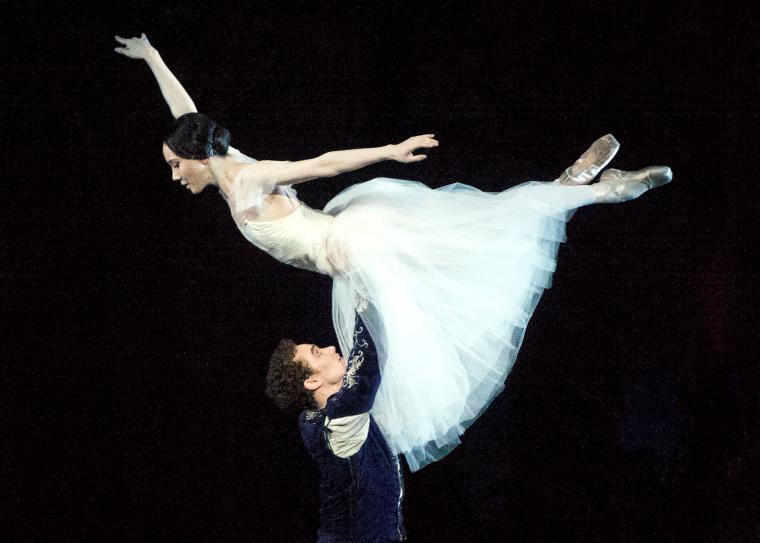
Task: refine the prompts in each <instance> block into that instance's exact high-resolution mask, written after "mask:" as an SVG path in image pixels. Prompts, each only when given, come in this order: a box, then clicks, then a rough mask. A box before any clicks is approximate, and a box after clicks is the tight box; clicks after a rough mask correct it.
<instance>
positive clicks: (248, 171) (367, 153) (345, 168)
mask: <svg viewBox="0 0 760 543" xmlns="http://www.w3.org/2000/svg"><path fill="white" fill-rule="evenodd" d="M432 147H438V141H437V140H436V139H435V135H434V134H425V135H422V136H414V137H411V138H409V139H407V140H405V141H403V142H401V143H399V144H396V145H385V146H383V147H372V148H368V149H349V150H346V151H330V152H329V153H325V154H324V155H321V156H318V157H316V158H310V159H307V160H298V161H295V162H283V161H273V160H262V161H260V162H257V163H255V164H246V165H241V166H240V167H239V168H240V169H239V171H238V172H237V175H236V176H235V177H236V178H237V179H239V180H240V181H241V182H243V183H246V182H255V181H261V180H268V181H269V182H270V183H273V184H274V185H292V184H295V183H303V182H304V181H310V180H312V179H319V178H320V177H333V176H336V175H338V174H341V173H344V172H350V171H353V170H358V169H360V168H364V167H365V166H369V165H370V164H375V163H377V162H383V161H384V160H395V161H397V162H407V163H408V162H419V161H420V160H424V159H425V158H427V155H415V154H414V151H415V150H416V149H429V148H432Z"/></svg>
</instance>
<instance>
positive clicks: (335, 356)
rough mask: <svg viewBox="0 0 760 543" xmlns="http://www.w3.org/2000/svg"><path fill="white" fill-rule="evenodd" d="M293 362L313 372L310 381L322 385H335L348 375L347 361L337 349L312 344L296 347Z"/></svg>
mask: <svg viewBox="0 0 760 543" xmlns="http://www.w3.org/2000/svg"><path fill="white" fill-rule="evenodd" d="M293 361H294V362H297V363H298V364H301V365H302V366H303V367H305V368H308V369H310V370H311V372H312V374H311V377H310V378H309V380H312V379H316V380H318V381H319V384H320V385H322V384H324V385H335V384H338V383H340V382H341V381H342V380H343V376H344V375H345V374H346V361H345V359H344V358H343V357H342V356H340V354H339V353H338V351H336V350H335V347H317V346H316V345H314V344H312V343H302V344H300V345H296V355H295V356H294V357H293Z"/></svg>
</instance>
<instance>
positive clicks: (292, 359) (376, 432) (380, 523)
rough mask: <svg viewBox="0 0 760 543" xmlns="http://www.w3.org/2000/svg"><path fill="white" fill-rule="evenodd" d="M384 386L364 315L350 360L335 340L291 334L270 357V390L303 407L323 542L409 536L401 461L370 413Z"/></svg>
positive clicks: (282, 403) (277, 398) (285, 403)
mask: <svg viewBox="0 0 760 543" xmlns="http://www.w3.org/2000/svg"><path fill="white" fill-rule="evenodd" d="M379 386H380V369H379V367H378V363H377V353H376V352H375V347H374V344H373V343H372V338H371V337H370V335H369V334H368V333H367V329H366V326H365V325H364V323H363V322H362V319H361V315H360V314H357V317H356V324H355V328H354V346H353V348H352V350H351V353H350V354H349V356H348V360H345V359H344V358H343V357H341V356H340V354H338V352H337V351H336V350H335V347H322V348H320V347H317V346H316V345H313V344H311V343H302V344H300V345H296V344H295V343H293V342H292V341H289V340H283V341H281V342H280V344H279V345H278V347H277V349H276V350H275V352H274V353H273V354H272V357H271V359H270V363H269V372H268V374H267V389H266V391H267V395H268V396H269V397H270V398H272V400H273V401H274V402H275V403H276V404H277V406H278V407H280V408H281V409H288V408H291V407H297V408H306V409H305V410H304V411H303V412H302V413H301V416H300V417H299V426H300V429H301V438H302V439H303V442H304V445H306V449H307V450H308V451H309V454H310V455H311V456H312V458H314V460H315V461H316V462H317V465H318V466H319V469H320V472H321V483H320V499H321V504H320V509H319V514H320V529H319V532H318V534H317V535H318V539H317V542H318V543H328V542H329V543H344V542H346V543H347V542H370V541H372V542H379V541H383V542H385V541H403V540H404V539H405V534H404V528H403V523H402V515H401V501H402V497H403V482H402V480H401V468H400V465H399V460H398V458H397V457H396V455H395V454H393V453H392V452H391V450H390V448H389V447H388V444H387V443H386V442H385V438H383V435H382V433H380V429H379V428H378V426H377V424H376V423H375V421H374V419H373V418H372V416H371V415H370V413H369V412H370V410H371V409H372V404H373V402H374V400H375V394H376V393H377V389H378V387H379Z"/></svg>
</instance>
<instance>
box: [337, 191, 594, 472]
mask: <svg viewBox="0 0 760 543" xmlns="http://www.w3.org/2000/svg"><path fill="white" fill-rule="evenodd" d="M593 199H594V195H593V191H592V190H591V189H590V188H589V187H587V186H580V187H568V186H563V185H558V184H556V183H548V182H538V181H531V182H527V183H523V184H521V185H518V186H516V187H514V188H511V189H509V190H506V191H504V192H501V193H496V194H494V193H485V192H482V191H479V190H477V189H475V188H473V187H470V186H467V185H463V184H453V185H449V186H446V187H443V188H440V189H437V190H433V189H430V188H428V187H426V186H425V185H423V184H421V183H417V182H413V181H403V180H399V179H388V178H380V179H373V180H372V181H368V182H366V183H361V184H358V185H353V186H352V187H350V188H348V189H346V190H345V191H343V192H342V193H340V194H339V195H338V196H336V197H335V198H334V199H332V200H331V201H330V202H329V203H328V204H327V206H326V207H325V210H324V211H325V212H326V213H328V214H329V215H333V216H335V220H334V223H333V225H332V227H331V231H330V234H329V236H328V238H327V253H328V255H332V260H333V263H335V262H338V263H339V265H337V266H336V267H338V268H340V269H341V271H340V273H336V274H334V279H335V280H334V289H333V319H334V324H335V329H336V332H337V334H338V339H339V343H340V347H341V349H342V351H343V352H344V353H347V352H349V351H350V349H351V343H352V340H353V324H354V311H355V310H356V309H357V308H358V309H360V310H362V317H363V320H364V322H365V323H366V324H367V326H368V328H369V331H370V333H371V334H372V337H373V339H374V340H375V344H376V346H377V348H378V354H379V360H380V361H381V371H382V384H381V386H380V389H379V391H378V394H377V397H376V399H375V404H374V408H373V411H372V414H373V416H374V417H375V419H376V421H377V423H378V424H379V425H380V428H381V429H382V431H383V434H384V435H385V438H386V439H387V441H388V443H389V445H390V446H391V448H392V449H393V450H394V452H396V453H400V454H403V455H404V456H405V457H406V460H407V463H408V464H409V466H410V468H411V469H412V470H417V469H419V468H420V467H422V466H424V465H426V464H428V463H430V462H432V461H434V460H437V459H439V458H441V457H442V456H444V455H445V454H446V453H447V452H449V451H450V450H451V449H452V448H453V447H454V446H456V445H457V444H458V443H459V436H460V435H461V434H462V432H464V430H465V428H466V427H467V426H468V425H469V424H470V423H471V422H472V421H473V420H475V419H476V418H477V417H478V416H479V415H480V413H481V412H482V411H483V410H484V409H485V408H486V407H487V406H488V404H489V403H490V402H491V400H492V399H493V398H494V397H495V396H496V395H497V394H498V393H499V392H500V391H501V390H502V389H503V387H504V381H505V379H506V376H507V374H508V373H509V371H510V369H511V368H512V365H513V364H514V362H515V359H516V357H517V352H518V350H519V348H520V344H521V343H522V339H523V335H524V333H525V327H526V326H527V324H528V320H529V319H530V317H531V315H532V313H533V310H534V309H535V307H536V304H537V303H538V300H539V298H540V297H541V294H542V292H543V290H544V289H545V288H547V287H549V286H550V283H551V277H552V273H553V272H554V269H555V266H556V254H557V249H558V246H559V243H560V242H562V241H564V240H565V224H566V222H567V220H569V218H570V216H571V214H572V212H573V210H575V209H576V208H578V207H580V206H583V205H586V204H590V203H592V202H593Z"/></svg>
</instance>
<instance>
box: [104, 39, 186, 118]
mask: <svg viewBox="0 0 760 543" xmlns="http://www.w3.org/2000/svg"><path fill="white" fill-rule="evenodd" d="M115 38H116V41H117V42H119V43H121V44H122V45H124V47H116V48H114V51H116V52H117V53H120V54H122V55H124V56H127V57H129V58H141V59H143V60H144V61H145V62H147V63H148V66H149V67H150V69H151V71H152V72H153V75H154V76H155V77H156V81H158V86H159V88H160V89H161V94H163V95H164V100H166V103H167V104H168V105H169V109H171V112H172V115H174V118H175V119H176V118H177V117H179V116H180V115H184V114H185V113H195V112H197V111H198V110H197V109H196V108H195V104H194V103H193V99H192V98H190V95H189V94H187V91H186V90H185V89H184V87H182V84H181V83H180V82H179V80H178V79H177V78H176V77H174V74H173V73H172V72H171V71H170V70H169V68H168V67H167V66H166V64H165V63H164V61H163V59H162V58H161V55H159V54H158V51H157V50H156V48H155V47H153V46H152V45H151V44H150V42H149V41H148V38H147V36H145V34H143V35H142V36H140V37H139V38H129V39H127V38H121V37H119V36H115Z"/></svg>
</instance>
